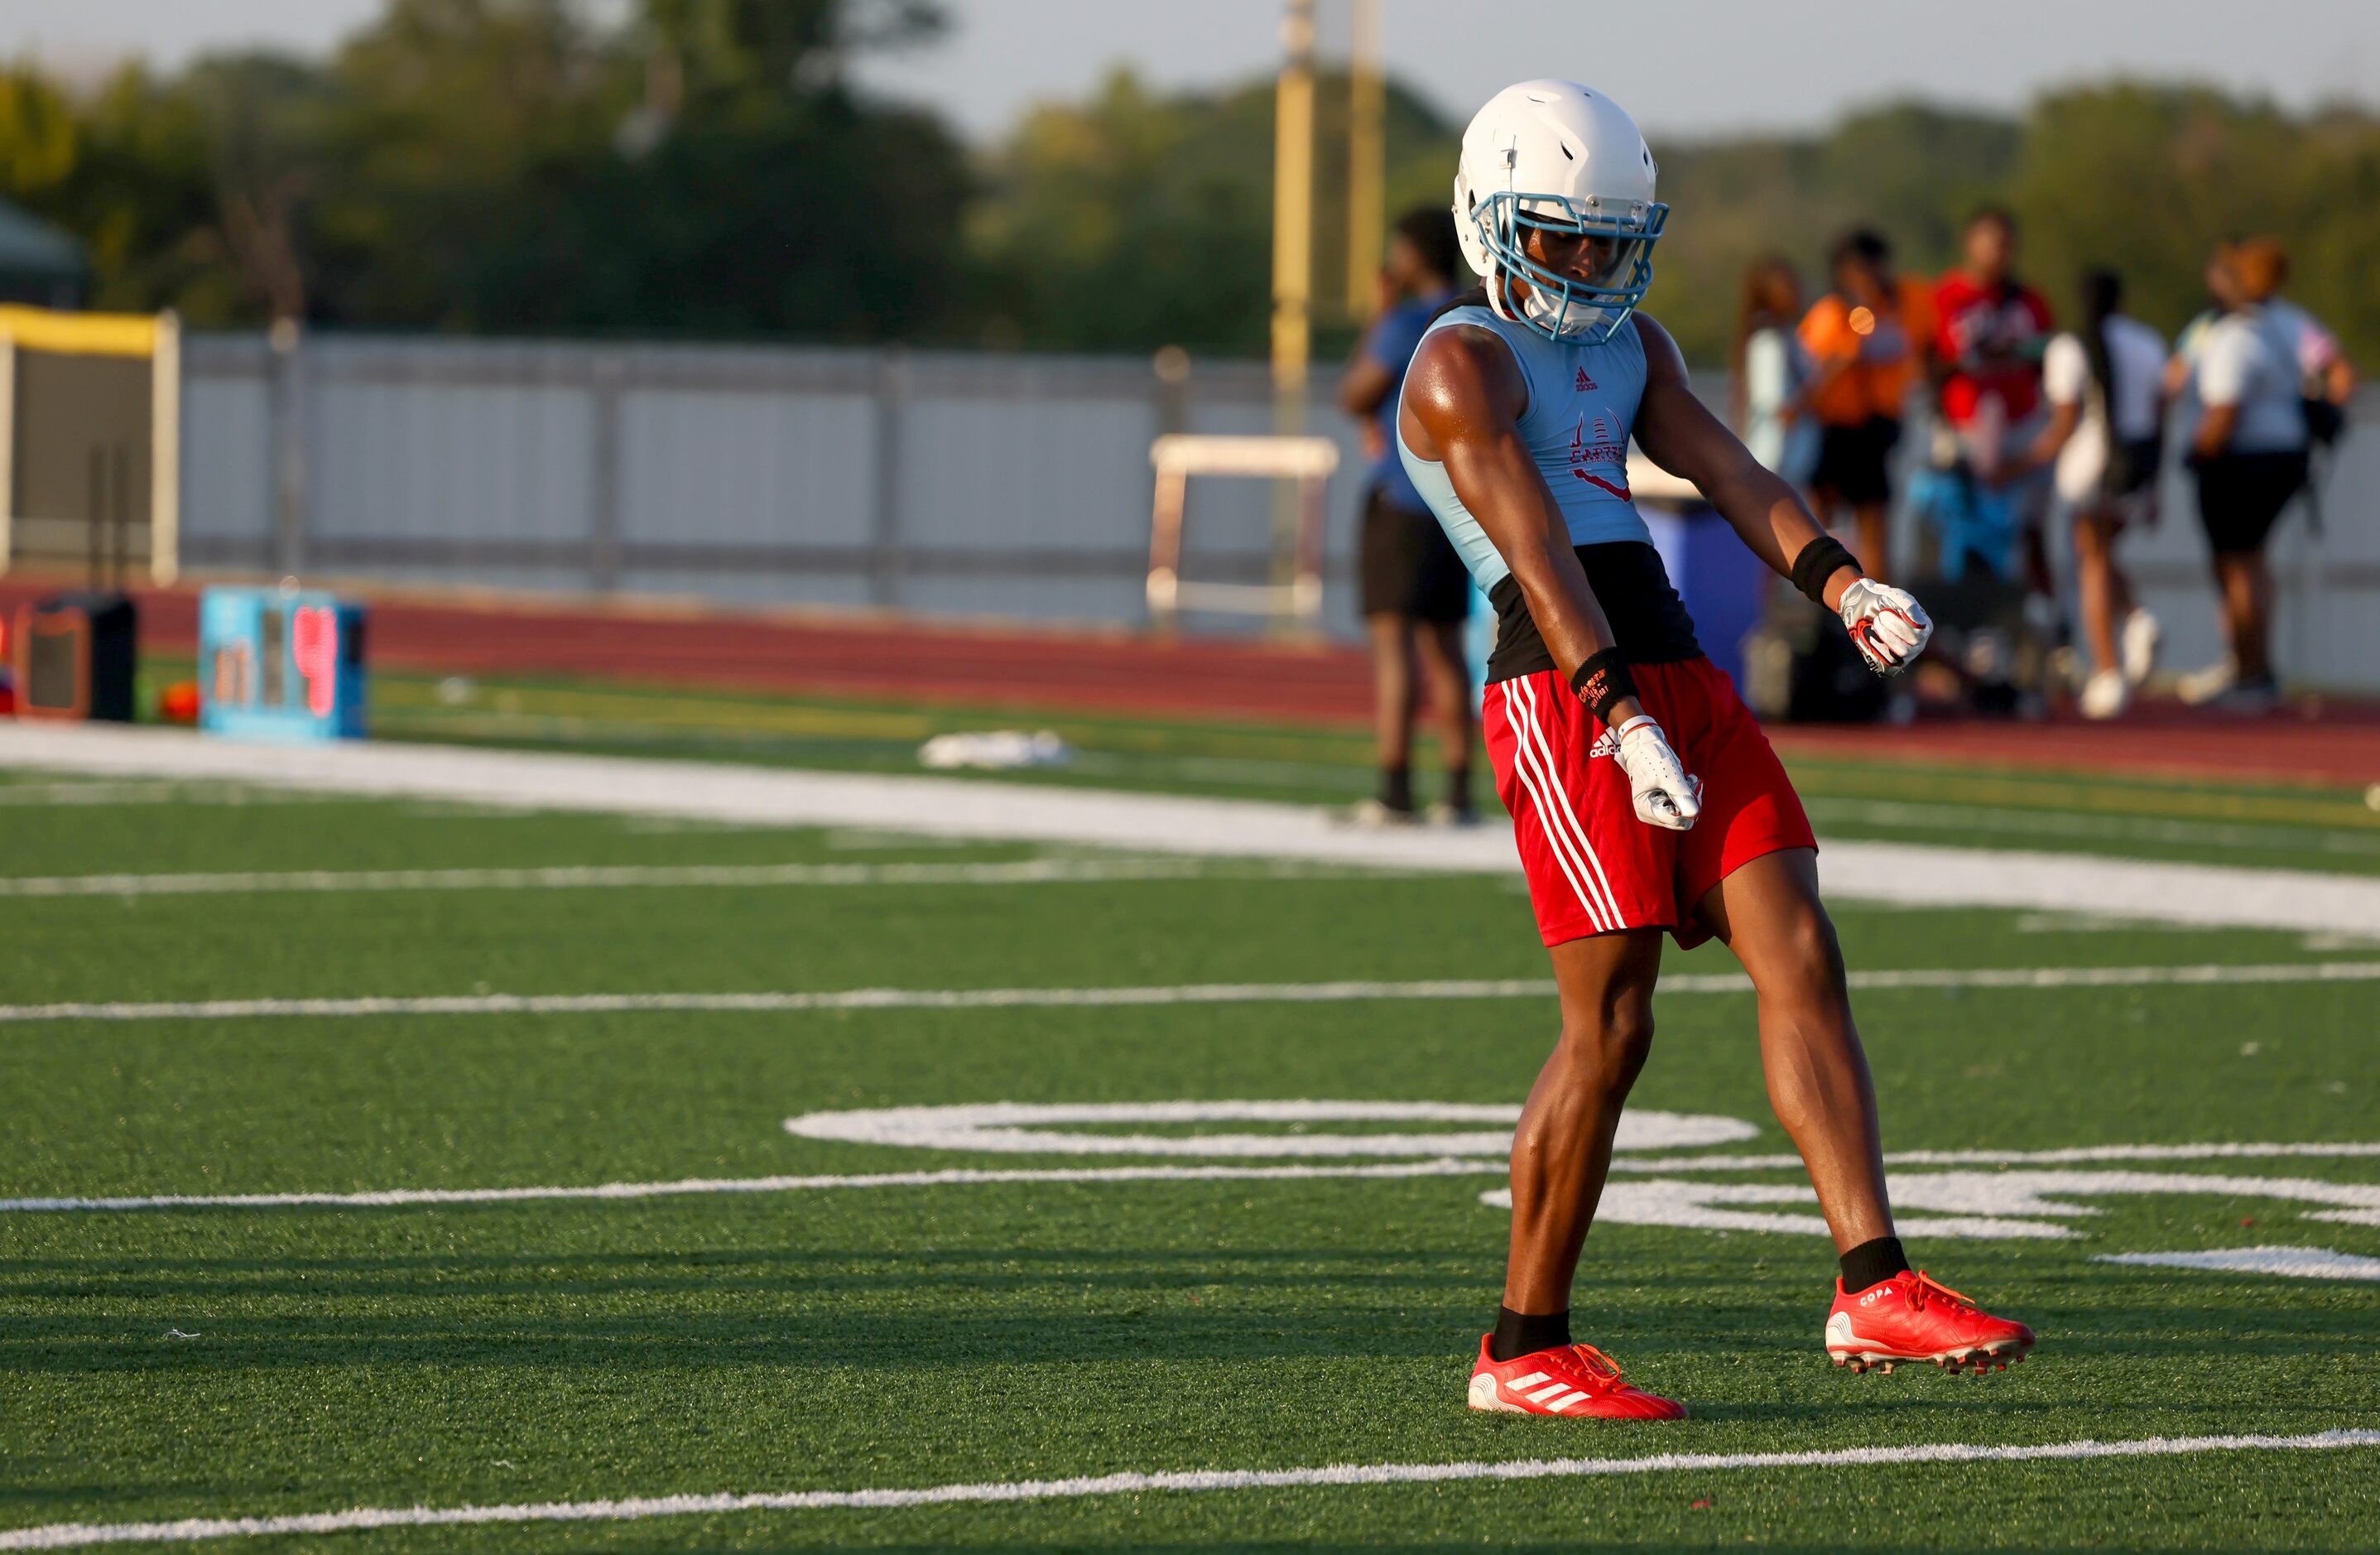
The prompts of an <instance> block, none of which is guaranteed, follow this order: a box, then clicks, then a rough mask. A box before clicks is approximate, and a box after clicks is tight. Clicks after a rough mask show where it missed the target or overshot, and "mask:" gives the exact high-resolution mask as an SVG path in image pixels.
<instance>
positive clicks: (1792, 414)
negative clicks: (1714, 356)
mask: <svg viewBox="0 0 2380 1555" xmlns="http://www.w3.org/2000/svg"><path fill="white" fill-rule="evenodd" d="M1801 317H1802V279H1801V277H1800V276H1798V275H1796V274H1794V273H1793V267H1792V266H1791V265H1790V264H1788V263H1786V262H1785V261H1783V260H1782V259H1779V257H1777V256H1776V255H1774V254H1765V255H1763V256H1761V257H1760V258H1758V259H1755V260H1754V261H1752V263H1751V264H1749V265H1747V266H1746V267H1745V268H1744V272H1743V308H1742V309H1741V310H1740V311H1739V312H1738V313H1737V315H1736V322H1735V349H1734V351H1733V352H1732V353H1731V359H1730V362H1729V364H1728V365H1729V368H1730V383H1731V384H1732V387H1731V389H1730V394H1731V395H1732V396H1733V400H1734V403H1733V405H1732V407H1731V408H1732V410H1733V411H1734V415H1735V424H1736V426H1737V428H1738V429H1739V430H1741V431H1743V443H1744V446H1745V447H1747V448H1749V449H1751V450H1752V456H1753V457H1754V458H1755V459H1758V460H1759V461H1760V462H1761V463H1762V464H1764V465H1766V466H1767V467H1768V468H1770V469H1772V470H1775V471H1776V472H1777V473H1778V474H1779V475H1781V476H1783V477H1784V478H1785V479H1786V480H1789V481H1791V483H1792V484H1793V485H1795V486H1797V487H1799V486H1805V485H1807V484H1808V483H1809V480H1810V473H1811V471H1812V470H1813V469H1814V468H1815V467H1816V465H1817V462H1818V423H1817V420H1816V419H1815V418H1814V417H1812V416H1811V415H1810V414H1809V413H1808V408H1809V407H1808V406H1807V405H1806V404H1805V403H1804V391H1805V389H1806V388H1807V385H1808V383H1809V381H1810V374H1811V361H1810V355H1809V353H1808V352H1807V351H1806V350H1804V349H1803V346H1802V342H1801V340H1800V338H1799V337H1798V336H1797V335H1796V334H1794V326H1795V325H1796V324H1797V323H1798V322H1800V320H1801Z"/></svg>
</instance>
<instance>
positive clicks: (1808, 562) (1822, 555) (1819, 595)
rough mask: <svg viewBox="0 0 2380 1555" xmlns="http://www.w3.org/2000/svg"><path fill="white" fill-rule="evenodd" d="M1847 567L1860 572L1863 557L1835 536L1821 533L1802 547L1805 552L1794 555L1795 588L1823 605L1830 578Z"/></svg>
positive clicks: (1812, 601) (1813, 601)
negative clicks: (1860, 561) (1860, 557)
mask: <svg viewBox="0 0 2380 1555" xmlns="http://www.w3.org/2000/svg"><path fill="white" fill-rule="evenodd" d="M1844 567H1849V568H1851V569H1852V571H1853V572H1858V571H1859V570H1860V565H1859V558H1858V557H1856V556H1854V555H1852V553H1851V552H1850V550H1849V549H1848V548H1847V547H1845V545H1844V544H1843V542H1842V541H1839V540H1837V539H1836V538H1835V537H1834V536H1832V535H1820V536H1819V537H1818V538H1817V539H1815V540H1814V541H1811V542H1810V543H1809V544H1807V545H1805V546H1803V547H1802V553H1801V554H1800V555H1798V556H1796V557H1794V558H1793V573H1792V577H1793V587H1794V588H1796V589H1800V590H1802V592H1803V593H1804V594H1806V595H1807V596H1809V600H1810V602H1811V603H1812V604H1815V605H1818V606H1821V607H1823V606H1824V605H1825V604H1826V602H1827V579H1828V578H1830V577H1834V576H1835V574H1836V573H1837V572H1839V571H1840V570H1841V569H1842V568H1844Z"/></svg>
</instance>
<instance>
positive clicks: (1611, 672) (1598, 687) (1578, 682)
mask: <svg viewBox="0 0 2380 1555" xmlns="http://www.w3.org/2000/svg"><path fill="white" fill-rule="evenodd" d="M1570 688H1571V689H1572V690H1573V691H1575V692H1577V693H1578V699H1579V700H1580V701H1582V702H1585V704H1586V711H1589V712H1591V713H1593V714H1595V716H1596V717H1597V719H1599V720H1601V721H1602V722H1603V723H1610V722H1611V705H1612V704H1613V703H1614V702H1617V701H1619V700H1620V699H1621V698H1623V697H1633V696H1634V695H1636V681H1635V678H1634V677H1633V676H1632V675H1631V674H1629V673H1628V660H1627V658H1626V656H1625V655H1623V654H1622V653H1621V651H1620V650H1618V649H1616V648H1607V649H1605V650H1603V651H1602V652H1600V653H1597V654H1593V655H1591V656H1589V657H1588V659H1587V660H1586V662H1584V663H1582V664H1580V665H1579V667H1578V669H1577V671H1576V672H1575V673H1573V674H1572V675H1571V677H1570Z"/></svg>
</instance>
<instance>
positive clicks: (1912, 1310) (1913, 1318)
mask: <svg viewBox="0 0 2380 1555" xmlns="http://www.w3.org/2000/svg"><path fill="white" fill-rule="evenodd" d="M2032 1348H2033V1330H2031V1329H2029V1328H2026V1327H2025V1326H2024V1325H2023V1324H2022V1323H2012V1322H2010V1321H2009V1320H2008V1319H2007V1318H1995V1317H1993V1316H1992V1315H1991V1314H1990V1313H1988V1312H1985V1311H1984V1310H1983V1309H1982V1308H1980V1307H1978V1306H1976V1305H1975V1304H1974V1303H1973V1302H1972V1301H1969V1300H1968V1299H1967V1298H1966V1297H1965V1296H1962V1295H1961V1294H1959V1293H1958V1292H1956V1291H1954V1290H1951V1289H1950V1288H1949V1286H1947V1285H1938V1284H1936V1283H1935V1282H1933V1281H1931V1280H1929V1279H1927V1278H1926V1277H1925V1270H1918V1271H1917V1272H1916V1273H1914V1274H1912V1273H1910V1272H1909V1271H1908V1270H1905V1269H1904V1270H1901V1271H1900V1273H1898V1274H1896V1275H1894V1276H1893V1277H1892V1278H1891V1279H1889V1280H1887V1281H1885V1282H1883V1283H1881V1284H1876V1285H1871V1286H1869V1287H1868V1288H1867V1289H1866V1290H1864V1291H1862V1292H1860V1294H1857V1295H1845V1294H1843V1282H1841V1281H1840V1280H1838V1281H1836V1282H1835V1306H1834V1310H1833V1311H1831V1312H1829V1313H1828V1314H1827V1354H1828V1355H1832V1356H1833V1357H1834V1360H1835V1364H1836V1365H1837V1366H1847V1367H1851V1368H1852V1370H1854V1371H1865V1370H1866V1369H1867V1368H1868V1367H1871V1366H1881V1367H1883V1368H1884V1369H1885V1370H1887V1371H1890V1370H1891V1369H1892V1365H1893V1363H1894V1362H1895V1361H1932V1362H1933V1363H1934V1364H1935V1365H1936V1366H1938V1367H1947V1368H1948V1369H1949V1370H1951V1371H1958V1370H1961V1369H1962V1368H1963V1367H1966V1366H1967V1365H1968V1364H1969V1363H1970V1362H1972V1363H1973V1366H1974V1368H1975V1375H1976V1376H1978V1377H1980V1376H1982V1375H1983V1374H1984V1373H1985V1371H1987V1370H1990V1369H1991V1368H1992V1367H1998V1368H1999V1369H2000V1370H2002V1371H2006V1370H2007V1369H2008V1368H2009V1364H2010V1362H2012V1361H2021V1360H2022V1359H2024V1353H2025V1352H2026V1351H2027V1350H2030V1349H2032Z"/></svg>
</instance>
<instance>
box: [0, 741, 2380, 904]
mask: <svg viewBox="0 0 2380 1555" xmlns="http://www.w3.org/2000/svg"><path fill="white" fill-rule="evenodd" d="M17 724H18V726H16V727H13V728H0V766H7V767H21V768H33V769H41V770H45V771H92V772H103V773H106V774H109V775H111V776H117V777H167V778H220V779H228V780H231V781H235V782H245V783H257V784H273V785H276V786H282V787H293V788H311V789H324V790H331V791H334V792H338V793H344V794H358V795H376V796H382V797H389V798H394V797H409V798H427V799H446V800H457V801H462V802H466V803H476V804H489V805H501V806H506V807H510V808H527V809H553V810H573V811H592V812H598V813H604V814H614V815H617V814H628V815H648V816H670V817H676V818H682V819H685V818H690V819H698V820H731V821H740V822H745V823H750V824H765V825H777V826H870V827H883V828H887V829H890V830H893V831H906V832H931V833H933V834H936V835H941V836H957V837H979V838H1005V839H1010V840H1016V841H1039V842H1049V843H1065V844H1076V845H1082V846H1094V847H1111V848H1121V849H1126V850H1130V851H1134V852H1141V853H1146V852H1150V851H1157V852H1163V853H1174V854H1187V855H1193V856H1240V857H1259V858H1296V859H1304V860H1306V861H1308V862H1317V863H1329V864H1354V865H1367V866H1370V867H1373V868H1386V869H1434V870H1444V871H1449V872H1453V873H1469V874H1478V873H1488V874H1498V875H1509V874H1511V873H1512V869H1513V864H1514V856H1513V851H1512V829H1511V828H1510V827H1509V826H1500V825H1490V826H1482V827H1478V828H1475V829H1471V830H1467V831H1466V830H1459V829H1450V830H1446V831H1439V830H1435V829H1432V828H1426V827H1414V828H1399V829H1393V830H1388V831H1378V832H1366V831H1362V830H1359V829H1355V828H1350V827H1339V826H1334V825H1332V824H1331V823H1330V820H1329V819H1328V818H1327V817H1326V816H1325V814H1324V813H1323V812H1322V811H1321V810H1319V809H1318V808H1313V807H1310V806H1298V805H1278V804H1258V803H1254V802H1251V801H1246V800H1232V799H1199V798H1187V797H1183V796H1167V795H1154V794H1128V793H1118V792H1112V791H1108V790H1099V789H1084V788H1067V787H1058V786H1034V785H1030V784H1015V783H998V782H978V781H974V780H969V779H957V778H930V777H912V776H907V775H893V774H853V773H844V772H820V771H795V770H790V769H783V768H764V767H747V766H734V765H728V764H712V763H705V762H698V761H672V760H656V759H637V758H630V757H606V756H572V755H560V754H555V753H552V752H541V751H513V750H478V749H463V748H457V747H442V746H420V745H407V744H404V743H401V742H396V741H381V740H374V741H371V742H370V743H369V744H364V743H355V744H341V743H335V742H334V743H329V744H324V745H319V746H304V747H290V746H258V745H242V744H239V743H237V742H236V741H230V740H211V739H205V738H201V737H200V736H197V735H188V734H186V733H183V732H181V731H178V730H166V729H143V728H117V727H112V726H100V725H67V724H53V725H33V724H25V723H21V721H17ZM1820 871H1821V875H1822V878H1823V880H1824V881H1825V884H1826V888H1827V890H1828V893H1829V894H1831V895H1833V896H1836V897H1839V898H1842V899H1845V900H1864V901H1876V902H1891V903H1897V904H1904V905H1910V906H1915V907H1955V906H1967V907H2014V908H2019V909H2023V910H2033V911H2039V910H2043V909H2051V910H2060V911H2066V910H2071V909H2072V908H2073V906H2074V905H2075V904H2077V903H2083V902H2087V903H2089V904H2090V905H2091V906H2092V908H2093V909H2094V910H2095V911H2097V912H2101V913H2106V914H2108V915H2110V916H2113V917H2143V918H2151V919H2155V920H2156V921H2159V922H2166V923H2187V924H2198V925H2201V926H2204V927H2208V928H2220V927H2235V928H2255V929H2293V930H2298V931H2301V932H2313V933H2325V932H2367V931H2368V932H2374V933H2380V878H2374V877H2365V876H2352V875H2330V874H2319V873H2314V872H2312V871H2305V870H2290V869H2236V868H2232V867H2229V866H2222V865H2211V864H2160V863H2149V862H2144V861H2143V860H2139V859H2131V858H2108V857H2100V856H2092V855H2087V854H2054V853H2028V852H1998V851H1992V850H1986V849H1981V848H1961V847H1937V846H1929V845H1920V844H1899V843H1862V842H1837V843H1828V844H1827V846H1826V851H1825V855H1824V858H1823V861H1822V862H1821V865H1820Z"/></svg>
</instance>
